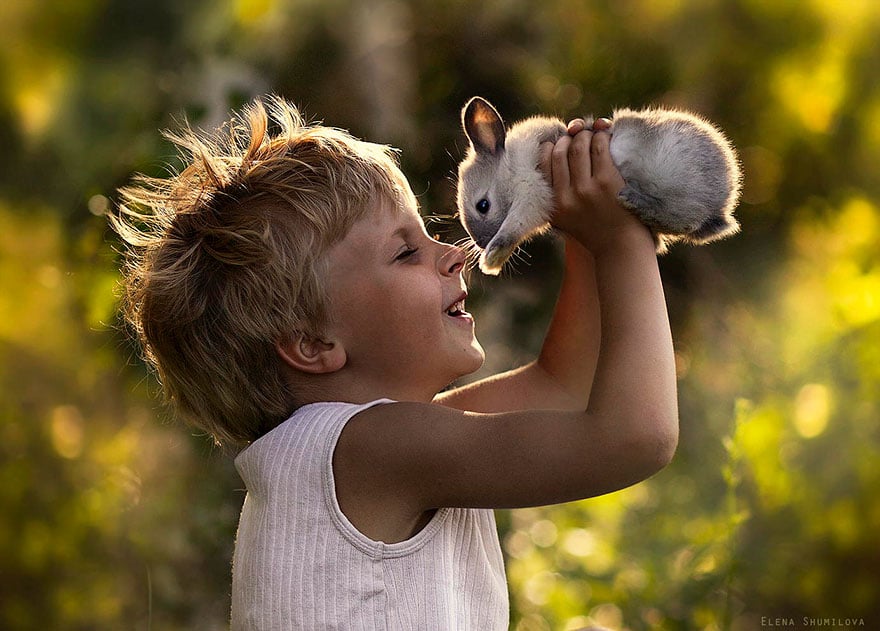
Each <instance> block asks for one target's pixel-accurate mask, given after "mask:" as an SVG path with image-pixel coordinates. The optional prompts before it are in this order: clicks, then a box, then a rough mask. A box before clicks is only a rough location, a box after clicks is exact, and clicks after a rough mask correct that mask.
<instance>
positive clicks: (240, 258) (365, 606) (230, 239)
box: [113, 98, 678, 630]
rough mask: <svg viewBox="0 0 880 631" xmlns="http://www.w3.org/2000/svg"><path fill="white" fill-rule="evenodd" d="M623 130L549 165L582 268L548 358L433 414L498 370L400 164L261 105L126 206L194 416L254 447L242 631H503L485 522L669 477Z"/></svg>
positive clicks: (248, 477)
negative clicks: (621, 196)
mask: <svg viewBox="0 0 880 631" xmlns="http://www.w3.org/2000/svg"><path fill="white" fill-rule="evenodd" d="M267 107H268V110H269V112H268V113H267V111H266V108H267ZM270 126H272V129H273V130H274V132H273V133H270V131H269V130H270ZM608 128H609V124H608V122H607V121H600V122H598V123H597V124H596V125H595V126H594V129H595V131H591V130H586V129H584V123H583V121H582V120H576V121H573V122H572V123H571V125H570V126H569V135H568V136H566V137H563V138H561V139H560V140H559V141H558V142H557V143H556V144H555V145H549V144H548V145H545V146H544V147H542V151H543V160H542V164H541V168H542V169H543V170H544V173H545V175H546V177H547V178H548V180H549V181H550V182H552V185H553V189H554V197H555V203H556V209H555V214H554V217H553V223H554V225H555V227H556V228H558V229H559V230H561V231H563V232H564V233H565V235H566V237H565V238H566V255H565V278H564V281H563V285H562V289H561V291H560V296H559V300H558V303H557V306H556V309H555V312H554V315H553V319H552V322H551V324H550V327H549V330H548V332H547V335H546V339H545V342H544V344H543V347H542V350H541V353H540V356H539V357H538V358H537V360H535V361H534V362H532V363H530V364H528V365H527V366H524V367H522V368H520V369H517V370H514V371H511V372H509V373H505V374H500V375H497V376H495V377H493V378H490V379H487V380H483V381H480V382H478V383H475V384H471V385H469V386H467V387H463V388H459V389H454V390H450V391H448V392H443V393H442V394H438V392H440V391H441V390H442V389H443V388H444V387H445V386H447V384H449V383H451V382H452V381H454V380H455V379H457V378H458V377H461V376H462V375H466V374H468V373H470V372H473V371H474V370H476V369H477V368H478V367H479V366H480V365H481V363H482V361H483V351H482V348H481V347H480V345H479V343H478V342H477V340H476V338H475V336H474V323H473V319H472V317H471V316H470V314H468V313H467V311H465V299H466V296H467V291H466V287H465V283H464V280H463V278H462V270H463V269H464V267H465V257H464V254H463V253H462V251H461V250H460V249H458V248H455V247H452V246H449V245H446V244H443V243H440V242H438V241H435V240H434V239H432V238H431V237H429V236H428V234H427V233H426V232H425V229H424V225H423V223H422V220H421V218H420V216H419V213H418V209H417V204H416V200H415V197H414V196H413V194H412V192H411V190H410V188H409V186H408V184H407V182H406V179H405V178H404V176H403V175H402V174H401V172H400V171H399V169H398V167H397V165H396V163H395V162H394V160H393V159H392V157H391V154H390V152H389V151H388V150H387V149H386V148H384V147H380V146H377V145H372V144H369V143H364V142H361V141H358V140H355V139H354V138H352V137H351V136H350V135H348V134H347V133H345V132H342V131H339V130H334V129H329V128H325V127H320V126H306V125H304V124H303V122H302V120H301V119H300V117H299V114H298V112H297V111H296V109H295V108H294V107H293V106H292V105H290V104H288V103H286V102H285V101H283V100H282V99H279V98H269V99H267V100H266V104H265V105H264V103H263V102H261V101H256V102H254V103H253V104H252V105H251V106H249V107H248V108H245V110H244V111H243V112H242V113H241V114H240V115H238V116H237V117H235V118H234V119H233V120H232V121H231V122H230V123H229V126H228V128H227V129H226V131H225V133H220V132H218V133H217V134H216V135H214V136H213V137H211V138H205V137H199V136H197V135H196V134H194V133H192V132H191V131H188V130H187V131H184V132H183V133H181V134H180V135H176V136H172V139H173V140H174V141H175V142H176V143H177V144H178V145H179V146H181V147H182V148H184V149H185V150H187V151H188V152H189V153H190V154H191V157H192V161H191V164H190V165H189V166H188V167H187V168H186V169H185V170H184V171H183V172H182V173H180V174H179V175H176V176H174V177H171V178H169V179H165V180H157V179H151V178H142V179H141V181H140V183H139V184H138V185H136V186H133V187H129V188H127V189H124V190H123V191H122V195H123V199H124V200H125V201H126V202H128V204H129V206H127V207H126V206H123V207H122V210H121V215H120V217H119V218H117V219H114V220H113V221H114V225H115V227H116V229H117V230H118V231H119V232H120V233H121V234H122V236H123V237H124V238H125V239H126V240H127V241H128V242H129V243H131V244H133V245H134V246H136V248H135V249H134V250H133V257H132V258H131V259H130V262H129V265H128V268H127V271H128V274H127V287H126V289H127V292H126V303H125V304H126V309H127V314H128V317H129V319H130V321H131V322H132V323H133V324H134V326H135V328H136V329H137V331H138V333H139V335H140V339H141V342H142V344H143V346H144V349H145V353H146V355H147V357H148V359H149V360H150V361H151V362H152V363H153V365H155V367H156V368H157V370H158V374H159V377H160V379H161V381H162V384H163V388H164V390H165V392H166V394H167V396H168V397H169V399H170V400H171V401H172V402H173V403H174V404H175V405H176V407H177V408H178V409H179V410H180V412H181V413H182V414H183V416H184V417H186V418H187V419H188V420H189V421H190V422H192V423H193V424H195V425H196V426H197V427H200V428H202V429H204V430H205V431H207V432H209V433H211V434H212V435H213V436H214V437H215V439H216V440H217V441H218V442H220V443H222V444H232V445H236V446H241V447H243V450H242V451H241V452H240V454H239V455H238V456H237V458H236V466H237V468H238V470H239V472H240V473H241V475H242V478H243V479H244V481H245V483H246V485H247V489H248V494H247V497H246V499H245V502H244V506H243V508H242V514H241V519H240V522H239V530H238V537H237V540H236V549H235V557H234V562H233V590H232V591H233V594H232V626H233V628H234V629H279V630H280V629H309V630H313V629H349V628H351V629H478V630H489V629H504V628H506V627H507V624H508V603H507V590H506V583H505V579H504V570H503V565H502V559H501V550H500V546H499V543H498V537H497V533H496V530H495V522H494V518H493V514H492V511H491V509H493V508H512V507H523V506H535V505H541V504H550V503H558V502H566V501H570V500H575V499H580V498H585V497H590V496H594V495H598V494H602V493H607V492H610V491H614V490H616V489H620V488H623V487H625V486H628V485H630V484H634V483H636V482H638V481H640V480H643V479H645V478H647V477H649V476H650V475H652V474H653V473H655V472H656V471H658V470H659V469H661V468H662V467H663V466H665V465H666V464H667V463H668V462H669V460H670V459H671V457H672V454H673V452H674V450H675V446H676V442H677V432H678V429H677V404H676V385H675V371H674V363H673V352H672V341H671V337H670V332H669V324H668V321H667V315H666V310H665V303H664V297H663V290H662V286H661V282H660V277H659V273H658V269H657V262H656V257H655V253H654V244H653V240H652V237H651V235H650V233H649V232H648V230H647V229H646V228H645V227H644V226H642V225H641V224H640V223H639V222H638V221H636V220H635V219H634V218H633V217H632V216H631V215H630V214H629V213H628V212H627V211H626V210H624V209H623V208H622V207H621V206H620V205H619V204H618V202H617V200H616V193H617V191H619V190H620V188H621V187H622V186H623V182H622V180H621V178H620V175H619V174H618V173H617V170H616V169H615V168H614V166H613V163H612V162H611V159H610V156H609V152H608V140H609V134H608V133H607V131H608ZM137 207H142V208H143V207H146V208H147V209H149V211H150V212H146V213H143V212H138V211H137V210H136V208H137Z"/></svg>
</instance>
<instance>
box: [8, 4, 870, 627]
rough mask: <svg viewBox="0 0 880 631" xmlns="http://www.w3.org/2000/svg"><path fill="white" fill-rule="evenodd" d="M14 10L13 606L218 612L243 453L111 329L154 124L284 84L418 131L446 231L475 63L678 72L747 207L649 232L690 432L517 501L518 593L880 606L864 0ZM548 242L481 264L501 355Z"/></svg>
mask: <svg viewBox="0 0 880 631" xmlns="http://www.w3.org/2000/svg"><path fill="white" fill-rule="evenodd" d="M0 17H2V19H0V37H2V39H3V41H4V46H3V47H0V139H2V141H3V145H4V147H5V151H4V152H3V153H2V154H0V280H2V287H3V291H2V293H0V385H2V390H0V438H2V440H0V510H2V514H3V518H2V519H0V626H2V627H3V628H9V629H30V628H52V629H117V628H135V629H177V628H188V629H198V628H205V629H208V628H218V627H223V626H224V625H225V621H226V619H227V615H228V606H229V600H228V599H229V596H228V590H229V562H230V558H231V551H232V541H233V537H234V530H235V525H236V517H237V512H238V510H239V508H240V504H241V499H242V497H243V491H242V488H241V487H242V485H241V482H240V481H239V480H238V479H237V477H236V475H235V473H234V471H233V468H232V465H231V463H230V461H229V459H228V458H226V457H224V456H223V455H222V454H218V453H214V452H213V451H212V448H211V447H210V446H209V444H208V442H207V441H206V440H205V439H204V437H191V436H188V435H187V431H186V430H184V429H182V428H181V427H180V426H178V425H176V424H175V423H173V422H169V421H170V419H169V414H168V413H167V412H166V411H165V410H163V409H162V408H161V407H160V406H159V404H158V403H157V399H156V397H155V391H156V384H155V382H154V381H153V378H152V377H150V376H149V375H147V374H146V373H145V371H144V369H143V367H142V366H141V365H140V363H139V362H138V360H137V355H136V352H135V351H134V349H133V348H132V347H131V346H130V345H129V344H128V342H126V341H125V339H124V336H123V335H122V333H121V332H120V331H119V330H118V327H117V325H118V322H117V320H116V316H115V298H114V292H113V289H114V286H115V283H116V279H117V268H118V260H117V259H118V257H117V256H116V254H115V252H114V241H113V237H112V235H110V234H109V233H108V232H107V230H106V226H105V222H104V220H103V218H102V217H101V215H102V214H103V213H105V212H106V210H107V208H108V207H109V205H110V204H111V203H112V199H113V198H114V195H115V194H114V191H115V189H116V187H118V186H119V185H120V184H122V183H123V182H125V181H126V179H127V178H128V176H129V174H130V173H131V172H132V171H135V170H140V171H147V172H149V173H151V174H158V173H161V172H162V171H163V170H164V168H165V166H164V165H165V163H167V162H173V161H174V160H175V157H174V156H173V155H172V154H171V151H170V149H169V147H168V146H167V145H165V144H163V143H162V142H161V141H160V139H159V136H158V134H157V131H156V130H157V129H158V128H160V127H166V126H169V125H171V124H173V119H174V118H180V117H181V116H182V115H184V114H185V115H186V116H187V117H188V118H189V119H190V120H192V121H193V122H195V123H196V124H199V125H202V126H206V127H207V126H211V125H213V124H215V123H216V122H218V121H219V120H221V119H222V118H223V116H224V115H225V113H226V111H227V110H228V109H229V108H230V107H234V106H238V105H239V104H240V103H242V102H243V101H245V100H247V99H249V98H251V96H253V95H255V94H258V93H262V92H267V91H276V92H279V93H281V94H283V95H285V96H287V97H289V98H291V99H293V100H294V101H297V102H299V103H301V104H302V105H303V106H304V108H305V109H306V111H307V113H308V114H309V115H311V116H316V117H321V118H322V119H324V120H325V121H327V122H328V123H329V124H333V125H337V126H341V127H346V128H350V129H351V130H352V131H353V132H354V133H356V134H357V135H359V136H362V137H366V138H368V139H371V140H375V141H380V142H389V143H391V144H394V145H396V146H399V147H401V149H402V151H403V153H402V156H403V164H404V169H405V171H406V172H407V174H408V175H409V176H410V178H411V181H412V183H413V187H414V189H415V190H416V192H417V193H419V194H420V200H421V202H422V205H423V207H424V208H425V209H426V212H427V213H430V214H432V215H437V216H440V217H441V219H440V220H439V223H438V226H437V229H438V230H440V231H441V232H444V233H446V234H447V235H448V237H447V238H449V239H450V240H451V239H455V238H457V237H459V236H461V233H460V230H459V229H458V228H457V227H456V225H455V222H454V221H453V220H452V219H450V218H449V216H450V215H451V214H452V212H453V207H454V203H453V187H452V184H451V182H450V179H451V177H452V174H453V170H454V167H455V163H456V161H457V159H458V158H459V157H460V156H461V153H462V150H463V146H464V140H463V136H462V134H461V132H460V131H459V129H458V117H457V112H458V109H459V108H460V107H461V105H462V104H463V103H464V101H465V100H466V99H467V98H468V97H470V96H472V95H474V94H482V95H484V96H486V97H488V98H490V99H491V100H492V101H493V102H494V103H496V105H498V106H499V108H500V109H501V111H502V112H503V113H505V115H506V116H508V117H509V118H510V119H515V118H517V117H520V116H524V115H528V114H533V113H537V112H542V113H552V114H558V115H561V116H573V115H576V114H578V113H582V112H587V111H588V112H594V113H597V114H603V113H607V112H610V111H611V110H612V109H613V108H614V107H615V106H619V105H628V106H638V105H643V104H648V103H666V104H671V105H678V106H682V107H687V108H691V109H695V110H699V111H701V112H703V113H704V114H705V115H706V116H707V117H709V118H711V119H712V120H715V121H717V122H718V123H720V124H721V126H722V127H723V128H724V129H725V130H726V131H727V133H728V134H729V135H730V137H731V138H732V139H733V141H734V143H735V144H736V145H737V146H738V147H739V148H740V150H741V156H742V159H743V165H744V168H745V172H746V188H745V195H744V203H743V204H742V205H741V207H740V209H739V211H738V212H739V216H740V219H741V221H742V223H743V226H744V230H743V233H742V234H741V235H739V236H737V237H736V238H734V239H731V240H729V241H726V242H724V243H721V244H717V245H713V246H710V247H706V248H690V249H689V248H684V247H682V248H678V249H674V250H673V252H671V253H670V254H669V255H667V256H665V257H664V258H663V260H662V271H663V274H664V280H665V283H666V288H667V293H668V299H669V307H670V313H671V316H672V320H673V327H674V333H675V338H676V348H677V360H678V367H679V377H680V383H679V385H680V402H681V421H682V439H681V445H680V448H679V453H678V456H677V458H676V461H675V462H674V463H673V465H672V466H670V467H669V468H668V469H667V470H665V471H664V472H662V473H661V474H659V475H657V476H656V477H655V478H653V479H651V480H649V481H647V482H645V483H643V484H640V485H637V486H635V487H632V488H631V489H627V490H625V491H622V492H619V493H615V494H612V495H609V496H604V497H600V498H594V499H591V500H586V501H583V502H577V503H573V504H567V505H562V506H554V507H545V508H535V509H528V510H520V511H513V512H509V513H508V512H501V513H500V514H499V521H500V523H501V525H502V538H503V545H504V549H505V552H506V554H507V568H508V575H509V578H510V585H511V599H512V604H513V616H514V617H513V622H512V624H513V627H514V628H515V629H518V630H519V631H526V630H529V631H531V630H539V629H554V630H555V629H574V628H578V627H582V626H585V625H586V624H587V623H588V622H590V621H593V622H599V623H602V624H605V625H607V626H609V627H611V628H614V629H633V630H636V629H669V630H678V629H736V630H739V629H754V628H760V627H761V626H762V618H769V619H776V618H785V619H789V618H791V619H794V620H795V621H796V622H797V623H798V624H799V625H802V626H807V625H806V623H805V622H804V620H803V619H804V617H807V618H834V619H844V620H845V619H846V618H854V619H860V618H861V619H864V621H865V624H866V626H867V627H868V628H871V627H872V626H877V625H878V624H880V580H878V579H877V576H878V574H880V554H878V548H877V545H876V535H875V533H876V532H878V530H880V499H878V497H880V496H878V490H880V459H878V458H877V455H876V454H877V448H878V439H880V208H878V203H880V196H878V189H880V171H878V170H877V168H876V165H877V164H878V162H880V84H877V82H876V80H875V77H876V75H877V71H878V68H880V49H878V48H877V47H876V45H875V40H876V38H877V34H878V20H880V8H878V7H875V3H871V2H867V1H866V0H847V2H844V3H823V2H819V1H818V0H811V1H809V2H791V1H788V0H785V1H775V2H770V1H763V0H708V1H703V2H697V1H696V0H664V1H662V2H654V1H649V0H618V1H616V2H607V1H601V2H593V3H584V2H574V1H572V0H547V1H546V2H543V3H540V6H537V5H534V4H530V3H525V2H519V1H517V0H505V1H493V2H484V3H477V2H471V1H466V0H453V1H450V2H446V3H434V2H428V1H427V0H406V1H403V0H329V1H323V2H318V1H316V0H198V1H197V2H191V3H175V2H171V1H170V0H157V1H156V2H151V3H136V2H125V1H124V0H103V1H99V0H75V1H61V0H45V1H44V2H40V3H33V2H25V1H23V0H7V1H6V2H4V3H3V4H2V8H0ZM444 216H445V217H446V218H443V217H444ZM555 250H556V248H555V245H554V244H553V243H552V242H551V241H550V240H541V241H537V242H535V243H534V244H531V245H530V246H529V247H528V248H527V250H526V253H525V254H524V255H523V258H524V261H522V262H520V263H518V264H517V266H516V267H517V269H516V271H515V272H512V273H510V274H508V277H507V278H502V279H489V278H482V277H479V276H478V275H476V274H475V275H474V277H473V278H472V284H473V286H474V292H473V293H474V303H475V309H474V310H475V311H476V316H477V321H478V334H479V336H480V338H481V340H482V341H483V343H484V346H486V348H487V349H488V351H489V361H488V362H487V366H486V367H485V368H484V372H483V373H480V375H482V374H485V372H488V371H492V370H498V369H503V368H507V367H509V366H510V365H512V364H515V363H517V362H519V361H522V360H523V359H525V358H528V357H530V356H531V354H533V353H534V351H535V350H536V348H537V346H538V344H539V343H540V339H541V335H542V332H543V329H542V327H543V326H544V324H545V323H546V321H547V319H548V317H549V311H550V308H551V307H552V304H553V292H554V287H555V283H556V282H558V275H559V261H558V257H557V256H556V251H555ZM511 277H512V278H511ZM480 375H477V376H480ZM802 623H803V624H802ZM840 626H842V625H840Z"/></svg>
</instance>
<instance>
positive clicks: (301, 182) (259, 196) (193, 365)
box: [110, 96, 411, 445]
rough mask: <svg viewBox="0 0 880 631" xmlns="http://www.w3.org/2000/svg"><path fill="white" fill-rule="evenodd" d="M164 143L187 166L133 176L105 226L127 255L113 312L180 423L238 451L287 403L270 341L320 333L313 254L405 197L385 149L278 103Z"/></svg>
mask: <svg viewBox="0 0 880 631" xmlns="http://www.w3.org/2000/svg"><path fill="white" fill-rule="evenodd" d="M165 135H166V137H167V138H169V139H170V140H171V141H172V142H173V143H174V144H175V145H177V147H178V148H179V149H180V150H181V152H182V155H183V156H184V159H185V161H186V162H188V165H187V166H186V167H185V168H184V169H183V170H181V171H179V172H176V171H175V172H172V174H171V176H170V177H167V178H154V177H148V176H145V175H137V176H135V181H134V183H133V184H132V185H131V186H127V187H125V188H122V189H120V197H121V204H120V207H119V212H118V214H117V215H115V216H111V217H110V222H111V224H112V225H113V228H114V229H115V230H116V231H117V233H118V234H119V235H120V236H121V237H122V239H123V240H124V241H125V242H126V243H127V244H128V246H129V247H128V250H127V260H126V264H125V267H124V282H123V296H122V298H123V300H122V310H123V313H124V315H125V317H126V319H127V321H128V322H129V323H130V324H131V325H132V327H133V329H134V331H135V332H136V335H137V337H138V339H139V341H140V344H141V347H142V349H143V353H144V356H145V359H146V360H147V362H148V364H150V365H151V366H152V367H153V368H155V370H156V371H157V373H158V376H159V380H160V383H161V384H162V388H163V391H164V394H165V396H166V399H167V400H168V401H169V402H171V403H172V405H173V406H174V407H175V408H176V410H177V411H178V412H179V413H180V414H181V416H182V417H183V418H184V419H185V420H187V421H188V422H190V423H191V424H193V425H195V426H196V427H198V428H201V429H203V430H205V431H207V432H208V433H209V434H211V435H212V436H213V437H214V439H215V441H216V442H217V443H219V444H224V445H229V444H230V443H231V444H232V445H243V444H246V443H248V442H250V441H252V440H254V439H256V438H258V437H259V436H261V435H263V434H265V433H266V432H267V431H269V430H270V429H272V428H273V427H275V426H276V425H278V423H280V422H281V421H283V420H284V419H286V418H287V417H288V416H289V415H290V414H291V413H292V412H293V410H294V409H296V407H297V406H298V404H297V397H296V393H294V392H291V391H290V387H289V385H288V383H287V381H286V379H285V369H284V367H283V364H282V361H281V360H280V358H279V356H278V354H277V352H276V344H277V343H278V342H283V341H286V340H289V339H291V338H292V337H293V336H295V335H296V334H298V333H307V334H312V335H320V333H321V328H322V326H323V324H324V323H325V322H326V318H327V306H326V297H325V292H324V287H323V286H322V275H323V274H322V256H323V254H324V253H326V251H327V250H328V249H329V248H330V247H331V246H332V245H333V244H334V243H336V242H338V241H339V240H340V239H342V238H343V237H344V236H345V235H346V234H347V232H348V230H349V229H350V228H351V226H352V225H353V224H354V222H355V221H357V220H358V219H359V218H361V217H362V216H364V214H365V212H366V211H367V210H368V209H369V208H370V207H371V206H373V205H374V204H376V203H377V202H378V201H379V200H381V199H390V200H393V201H395V202H398V203H399V202H400V201H401V200H402V199H403V197H404V196H406V195H407V194H408V189H407V187H405V186H404V185H403V182H404V180H403V176H402V175H401V174H400V171H399V169H398V166H397V162H396V160H395V158H394V154H393V151H392V150H390V149H389V148H388V147H384V146H381V145H375V144H372V143H367V142H363V141H360V140H357V139H355V138H353V137H352V136H351V135H350V134H348V133H347V132H345V131H342V130H338V129H333V128H328V127H323V126H319V125H309V124H306V123H304V121H303V119H302V117H301V115H300V113H299V111H298V110H297V108H296V107H295V106H294V105H292V104H290V103H288V102H287V101H285V100H284V99H282V98H280V97H276V96H270V97H267V98H265V99H263V100H260V99H258V100H256V101H254V102H253V103H251V104H250V105H248V106H246V107H245V108H244V109H243V110H242V111H241V112H240V113H238V114H235V115H234V116H233V117H232V119H231V120H229V121H228V122H227V123H225V124H224V125H223V126H222V127H220V128H219V129H218V130H217V131H216V132H215V133H213V134H205V133H204V132H195V131H193V130H192V128H190V127H189V126H188V125H186V126H185V127H184V128H183V129H182V131H180V132H176V133H173V132H165ZM409 194H411V193H409Z"/></svg>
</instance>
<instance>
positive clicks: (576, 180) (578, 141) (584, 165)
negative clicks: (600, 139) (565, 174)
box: [568, 130, 594, 189]
mask: <svg viewBox="0 0 880 631" xmlns="http://www.w3.org/2000/svg"><path fill="white" fill-rule="evenodd" d="M593 135H594V134H593V132H591V131H589V130H584V131H582V132H580V133H579V134H578V135H577V136H575V137H574V138H572V139H571V147H570V148H569V150H568V169H569V172H570V173H571V184H572V186H573V187H575V188H577V189H585V188H587V187H588V186H589V180H590V173H591V171H592V166H591V163H592V159H591V157H590V144H591V140H592V138H593Z"/></svg>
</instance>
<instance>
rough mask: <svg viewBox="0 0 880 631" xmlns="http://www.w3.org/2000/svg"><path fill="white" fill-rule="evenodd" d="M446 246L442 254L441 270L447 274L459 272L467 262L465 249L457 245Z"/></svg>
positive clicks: (451, 274)
mask: <svg viewBox="0 0 880 631" xmlns="http://www.w3.org/2000/svg"><path fill="white" fill-rule="evenodd" d="M444 247H445V248H446V251H445V252H444V253H443V254H442V255H441V256H440V262H439V266H440V271H441V272H442V273H443V274H445V275H447V276H453V275H455V274H458V273H459V272H461V271H462V270H463V269H464V265H465V263H466V262H467V258H466V255H465V252H464V249H462V248H460V247H458V246H455V245H444Z"/></svg>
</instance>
